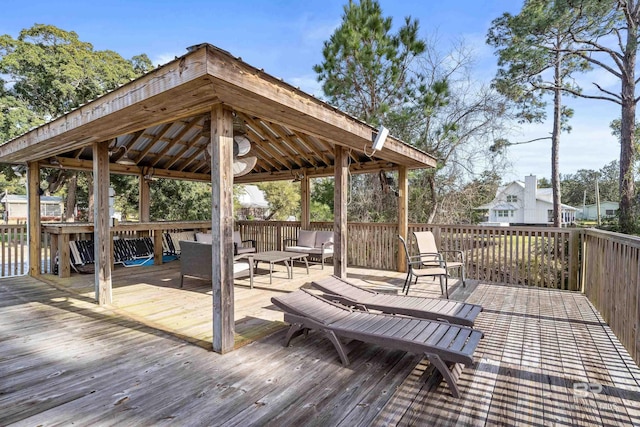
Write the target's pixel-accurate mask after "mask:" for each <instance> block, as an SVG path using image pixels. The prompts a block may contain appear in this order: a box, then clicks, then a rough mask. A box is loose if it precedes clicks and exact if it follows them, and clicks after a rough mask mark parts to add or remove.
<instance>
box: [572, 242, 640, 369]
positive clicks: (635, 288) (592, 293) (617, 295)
mask: <svg viewBox="0 0 640 427" xmlns="http://www.w3.org/2000/svg"><path fill="white" fill-rule="evenodd" d="M582 245H583V247H582V252H583V262H582V270H583V273H582V280H581V282H582V291H583V292H584V294H585V295H586V296H587V297H588V298H589V300H590V301H591V302H592V303H593V305H594V306H595V308H596V309H597V310H598V311H599V312H600V314H601V315H602V318H603V319H604V320H605V321H606V322H607V323H608V324H609V326H610V327H611V330H612V331H613V332H614V333H615V334H616V336H617V337H618V339H619V340H620V342H621V343H622V345H624V346H625V348H626V349H627V351H629V354H630V355H631V357H632V358H633V360H635V362H636V363H637V364H638V365H640V333H639V329H640V324H639V323H640V238H638V237H635V236H628V235H625V234H619V233H611V232H607V231H601V230H586V231H584V232H583V239H582Z"/></svg>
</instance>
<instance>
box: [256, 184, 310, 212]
mask: <svg viewBox="0 0 640 427" xmlns="http://www.w3.org/2000/svg"><path fill="white" fill-rule="evenodd" d="M258 188H259V189H260V190H262V191H264V193H265V199H267V201H268V202H269V209H270V210H271V215H270V218H273V219H277V220H280V221H284V220H286V219H287V218H289V217H290V216H295V217H296V218H300V186H298V185H295V184H293V183H292V182H291V181H272V182H263V183H260V184H258Z"/></svg>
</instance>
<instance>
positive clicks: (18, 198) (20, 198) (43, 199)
mask: <svg viewBox="0 0 640 427" xmlns="http://www.w3.org/2000/svg"><path fill="white" fill-rule="evenodd" d="M7 202H9V203H27V196H26V195H22V194H7V195H5V196H3V197H2V199H0V203H7ZM40 203H50V204H52V203H62V197H60V196H40Z"/></svg>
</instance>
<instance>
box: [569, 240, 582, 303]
mask: <svg viewBox="0 0 640 427" xmlns="http://www.w3.org/2000/svg"><path fill="white" fill-rule="evenodd" d="M569 236H570V237H569V290H570V291H576V290H578V289H579V286H578V284H579V282H578V275H579V271H580V231H579V230H571V232H570V234H569Z"/></svg>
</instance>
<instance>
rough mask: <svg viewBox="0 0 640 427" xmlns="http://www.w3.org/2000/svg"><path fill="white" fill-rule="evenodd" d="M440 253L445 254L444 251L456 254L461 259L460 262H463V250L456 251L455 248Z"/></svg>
mask: <svg viewBox="0 0 640 427" xmlns="http://www.w3.org/2000/svg"><path fill="white" fill-rule="evenodd" d="M440 253H443V254H446V253H451V254H456V256H457V255H459V256H460V259H461V260H462V262H464V252H463V251H456V250H450V251H440Z"/></svg>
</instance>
